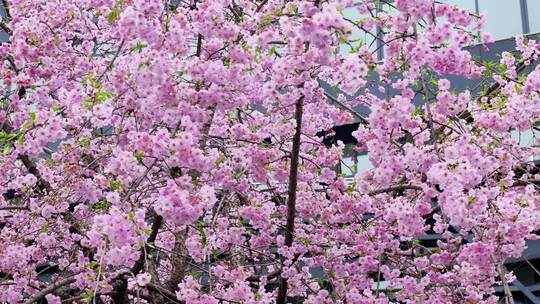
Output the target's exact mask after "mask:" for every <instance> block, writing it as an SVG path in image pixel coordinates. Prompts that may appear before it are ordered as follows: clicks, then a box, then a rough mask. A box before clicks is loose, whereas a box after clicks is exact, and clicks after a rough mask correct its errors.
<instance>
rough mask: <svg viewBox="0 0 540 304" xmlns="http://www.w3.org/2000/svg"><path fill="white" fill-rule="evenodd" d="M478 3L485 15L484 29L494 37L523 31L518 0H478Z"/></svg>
mask: <svg viewBox="0 0 540 304" xmlns="http://www.w3.org/2000/svg"><path fill="white" fill-rule="evenodd" d="M535 1H538V0H535ZM478 4H479V11H480V13H481V14H485V15H486V17H487V22H486V25H485V27H484V30H485V31H486V32H489V33H491V35H492V36H493V38H494V39H504V38H510V37H513V36H515V35H517V34H521V33H523V26H522V23H521V6H520V1H519V0H478Z"/></svg>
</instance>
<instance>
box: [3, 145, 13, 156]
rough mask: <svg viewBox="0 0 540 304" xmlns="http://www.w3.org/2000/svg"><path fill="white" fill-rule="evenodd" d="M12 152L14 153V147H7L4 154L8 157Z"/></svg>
mask: <svg viewBox="0 0 540 304" xmlns="http://www.w3.org/2000/svg"><path fill="white" fill-rule="evenodd" d="M11 151H13V147H12V146H11V145H5V146H4V149H3V150H2V153H4V155H8V154H10V153H11Z"/></svg>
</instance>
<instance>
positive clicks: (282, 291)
mask: <svg viewBox="0 0 540 304" xmlns="http://www.w3.org/2000/svg"><path fill="white" fill-rule="evenodd" d="M303 110H304V96H302V97H300V98H299V99H298V100H297V101H296V108H295V113H294V117H295V119H296V131H295V133H294V137H293V144H292V151H291V167H290V170H289V188H288V190H287V225H286V230H285V246H287V247H290V246H291V245H292V243H293V240H294V220H295V218H296V191H297V190H296V188H297V186H298V162H299V158H300V136H301V135H302V114H303ZM282 263H283V260H282ZM282 267H283V265H282ZM286 302H287V279H285V278H283V277H280V280H279V289H278V294H277V298H276V303H277V304H285V303H286Z"/></svg>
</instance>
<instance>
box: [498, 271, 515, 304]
mask: <svg viewBox="0 0 540 304" xmlns="http://www.w3.org/2000/svg"><path fill="white" fill-rule="evenodd" d="M497 272H499V277H500V278H501V283H502V285H503V289H504V302H505V303H506V304H514V303H515V302H514V297H513V296H512V291H511V290H510V286H509V285H508V282H507V281H506V268H505V267H504V266H503V264H502V263H498V264H497Z"/></svg>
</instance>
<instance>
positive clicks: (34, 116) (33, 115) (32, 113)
mask: <svg viewBox="0 0 540 304" xmlns="http://www.w3.org/2000/svg"><path fill="white" fill-rule="evenodd" d="M30 118H32V121H33V122H36V120H37V116H36V112H30Z"/></svg>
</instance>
